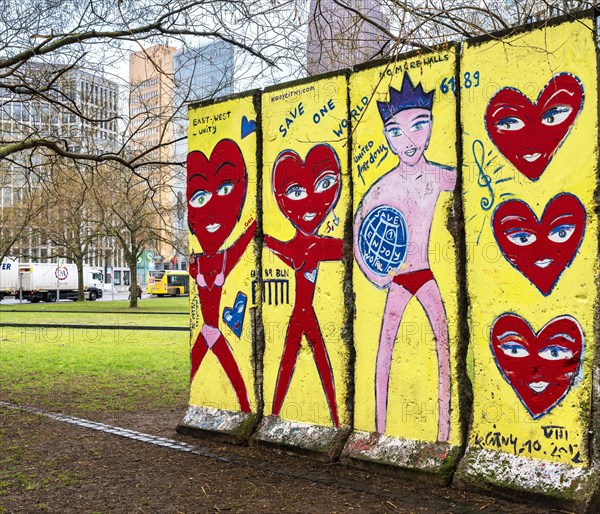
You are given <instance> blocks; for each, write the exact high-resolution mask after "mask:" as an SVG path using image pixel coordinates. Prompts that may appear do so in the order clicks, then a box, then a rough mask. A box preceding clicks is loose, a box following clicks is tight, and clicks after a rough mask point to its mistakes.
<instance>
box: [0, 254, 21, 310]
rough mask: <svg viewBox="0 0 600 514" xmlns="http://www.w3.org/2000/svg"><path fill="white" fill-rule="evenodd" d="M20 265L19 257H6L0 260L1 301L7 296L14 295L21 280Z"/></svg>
mask: <svg viewBox="0 0 600 514" xmlns="http://www.w3.org/2000/svg"><path fill="white" fill-rule="evenodd" d="M18 266H19V261H18V260H17V259H5V260H3V261H2V262H0V301H2V299H3V298H4V297H5V296H14V294H15V291H16V290H17V283H18V280H19V278H18V277H19V272H18Z"/></svg>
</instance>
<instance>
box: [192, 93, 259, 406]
mask: <svg viewBox="0 0 600 514" xmlns="http://www.w3.org/2000/svg"><path fill="white" fill-rule="evenodd" d="M188 116H189V130H188V138H189V139H188V145H189V152H190V153H189V154H188V162H187V177H188V180H187V194H186V198H187V202H188V222H189V226H190V239H189V240H190V253H191V254H192V258H191V260H190V275H191V277H192V279H191V281H190V306H191V326H192V330H191V339H190V349H191V362H192V375H193V380H192V382H191V387H190V405H191V406H202V407H211V408H216V409H222V410H228V411H243V412H256V409H257V398H256V394H255V384H254V370H253V355H252V348H253V345H252V337H253V331H252V311H253V310H254V308H255V305H254V303H253V295H252V291H253V281H254V280H255V279H256V267H257V266H256V256H255V251H254V243H253V235H254V233H255V228H256V217H257V214H256V212H257V201H256V197H257V169H256V166H257V164H256V163H257V158H256V155H257V132H256V119H257V113H256V109H255V105H254V97H253V96H252V95H247V96H243V97H238V98H235V99H229V100H225V101H221V102H217V103H214V104H210V105H206V106H199V107H195V108H192V109H190V110H189V114H188ZM256 301H258V299H257V300H256Z"/></svg>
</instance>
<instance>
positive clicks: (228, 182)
mask: <svg viewBox="0 0 600 514" xmlns="http://www.w3.org/2000/svg"><path fill="white" fill-rule="evenodd" d="M247 187H248V174H247V171H246V163H245V162H244V156H243V155H242V151H241V150H240V147H239V146H238V145H237V143H236V142H235V141H233V140H231V139H222V140H221V141H219V142H218V143H217V144H216V145H215V147H214V149H213V151H212V153H211V154H210V157H206V155H204V153H202V152H200V151H193V152H190V153H189V154H188V156H187V191H186V195H187V201H188V225H189V227H190V230H191V232H192V233H193V234H194V235H195V236H196V237H197V238H198V242H199V243H200V245H201V246H202V250H203V251H204V252H206V253H208V254H215V253H216V252H217V251H218V250H219V248H220V247H221V246H222V245H223V244H224V243H225V240H226V239H227V238H228V237H229V236H230V235H231V232H232V231H233V228H234V227H235V224H236V223H237V222H238V220H239V218H240V215H241V212H242V207H243V205H244V200H245V198H246V190H247Z"/></svg>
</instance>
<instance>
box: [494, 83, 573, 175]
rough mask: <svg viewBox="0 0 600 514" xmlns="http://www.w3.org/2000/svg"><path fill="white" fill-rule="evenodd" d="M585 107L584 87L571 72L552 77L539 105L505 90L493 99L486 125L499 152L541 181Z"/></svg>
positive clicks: (539, 97)
mask: <svg viewBox="0 0 600 514" xmlns="http://www.w3.org/2000/svg"><path fill="white" fill-rule="evenodd" d="M582 107H583V87H582V85H581V83H580V82H579V80H578V79H577V78H576V77H574V76H573V75H570V74H569V73H560V74H558V75H555V76H554V77H552V79H551V80H550V82H548V84H547V85H546V86H545V87H544V88H543V89H542V91H541V92H540V94H539V96H538V99H537V101H536V102H535V103H533V102H531V101H530V100H529V98H527V97H526V96H525V95H524V94H523V93H521V91H519V90H518V89H515V88H511V87H505V88H503V89H501V90H500V91H498V92H497V93H496V94H495V95H494V96H493V97H492V99H491V100H490V103H489V104H488V107H487V110H486V113H485V125H486V129H487V132H488V134H489V136H490V139H491V140H492V141H493V143H494V144H495V145H496V147H497V148H498V150H500V152H501V153H502V155H504V157H506V158H507V159H508V160H509V161H510V162H511V163H512V164H513V165H514V166H515V167H516V168H517V169H518V170H519V171H520V172H521V173H522V174H523V175H525V176H526V177H527V178H528V179H530V180H537V179H539V178H540V176H541V174H542V173H543V172H544V170H545V169H546V166H548V164H549V162H550V160H551V159H552V156H553V155H554V153H555V152H556V150H557V149H558V147H559V146H560V144H561V143H562V142H563V141H564V140H565V138H566V137H567V134H568V133H569V130H570V129H571V127H572V126H573V123H574V122H575V118H577V115H578V114H579V112H580V111H581V108H582Z"/></svg>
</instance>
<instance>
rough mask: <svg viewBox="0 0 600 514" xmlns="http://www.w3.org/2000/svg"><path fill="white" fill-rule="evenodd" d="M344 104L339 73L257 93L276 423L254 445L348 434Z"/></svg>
mask: <svg viewBox="0 0 600 514" xmlns="http://www.w3.org/2000/svg"><path fill="white" fill-rule="evenodd" d="M346 95H347V79H346V76H345V75H344V74H338V75H334V76H328V77H326V78H321V79H319V80H316V81H311V82H309V83H297V84H293V85H290V86H288V87H285V88H277V89H272V90H269V91H267V92H265V93H264V94H263V99H262V105H263V111H262V119H263V130H264V145H263V158H264V166H263V213H264V214H263V223H264V234H265V235H264V246H263V276H262V280H263V291H264V294H265V297H264V304H263V322H264V327H265V358H264V391H265V415H270V416H273V417H274V418H276V419H270V420H265V421H264V422H263V424H262V425H261V427H260V428H259V434H258V435H257V437H256V438H255V439H256V440H263V439H266V440H269V439H270V438H271V436H270V435H268V434H267V432H269V433H271V434H272V433H273V432H274V431H275V430H274V429H273V427H272V425H273V424H275V425H276V426H278V427H279V430H278V431H281V432H282V433H284V434H285V433H286V431H292V430H293V429H294V423H307V424H309V425H316V426H319V427H324V428H326V429H334V431H337V430H338V429H340V428H341V427H346V428H348V427H349V426H350V422H351V419H350V414H349V411H348V402H347V395H348V383H349V381H350V379H351V377H350V373H349V349H348V347H347V345H346V343H345V341H344V338H343V333H342V331H343V327H344V324H345V309H344V305H345V300H344V264H343V249H344V226H345V223H346V217H347V212H346V211H347V210H348V206H349V204H350V194H349V187H348V173H347V169H348V155H347V154H348V152H347V146H346V138H347V128H345V127H344V126H343V124H342V122H345V121H346V119H347V102H346ZM336 306H337V307H336ZM267 426H269V427H271V428H269V429H268V430H267ZM278 437H279V436H278ZM306 444H307V445H308V446H309V447H310V446H311V442H310V441H309V440H308V439H307V441H306Z"/></svg>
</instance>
